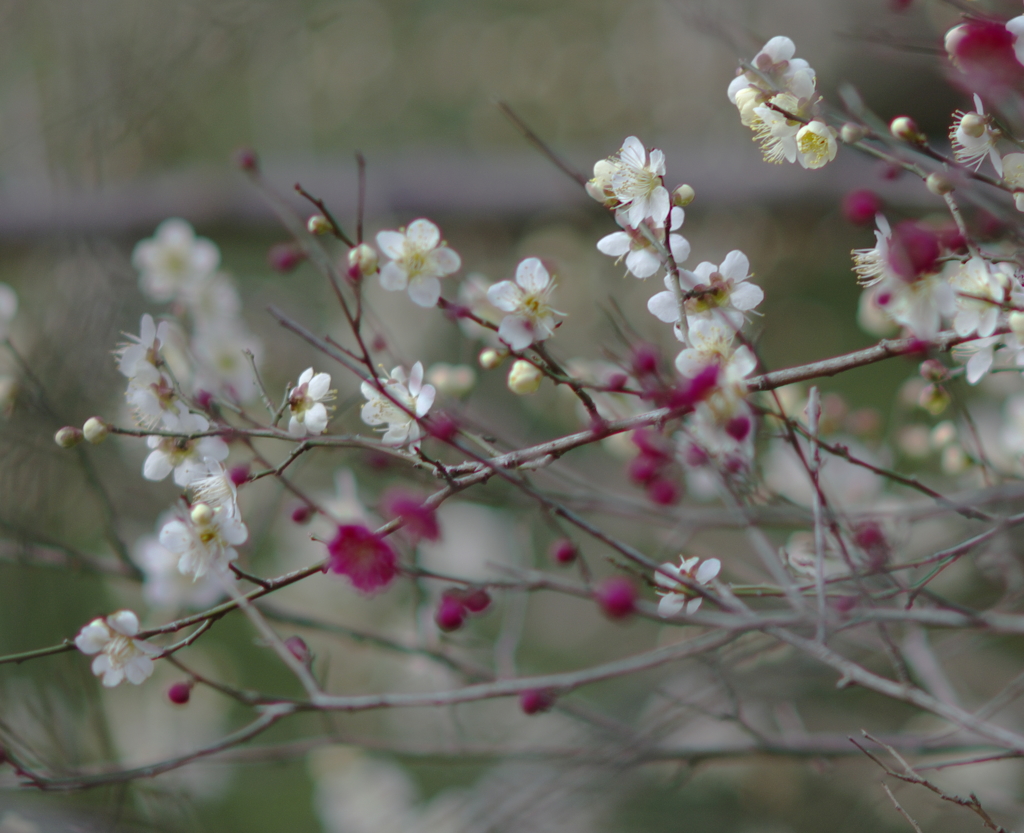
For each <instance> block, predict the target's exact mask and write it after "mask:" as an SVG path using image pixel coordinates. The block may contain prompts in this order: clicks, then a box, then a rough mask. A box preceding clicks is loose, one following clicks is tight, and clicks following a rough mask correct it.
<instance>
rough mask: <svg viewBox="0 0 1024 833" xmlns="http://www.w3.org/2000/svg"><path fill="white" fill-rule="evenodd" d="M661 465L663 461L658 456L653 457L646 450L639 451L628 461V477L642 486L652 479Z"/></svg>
mask: <svg viewBox="0 0 1024 833" xmlns="http://www.w3.org/2000/svg"><path fill="white" fill-rule="evenodd" d="M663 466H664V461H663V460H662V459H661V458H660V457H653V456H652V455H650V454H647V453H646V452H641V453H640V454H638V455H637V456H636V457H634V458H633V459H632V460H630V461H629V466H628V467H627V471H628V473H629V479H630V480H632V481H633V482H634V483H636V484H637V485H639V486H643V485H645V484H647V483H650V482H651V481H652V480H654V478H655V477H657V476H658V472H659V471H661V469H662V467H663Z"/></svg>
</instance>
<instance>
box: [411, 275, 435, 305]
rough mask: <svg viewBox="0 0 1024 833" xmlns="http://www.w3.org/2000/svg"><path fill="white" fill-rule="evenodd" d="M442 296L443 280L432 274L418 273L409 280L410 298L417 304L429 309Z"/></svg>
mask: <svg viewBox="0 0 1024 833" xmlns="http://www.w3.org/2000/svg"><path fill="white" fill-rule="evenodd" d="M440 297H441V281H439V280H438V279H437V278H435V277H432V276H425V275H417V276H416V277H415V278H413V279H412V280H411V281H409V298H410V299H411V300H412V302H413V303H414V304H416V306H419V307H423V308H425V309H429V308H430V307H433V306H437V300H438V298H440Z"/></svg>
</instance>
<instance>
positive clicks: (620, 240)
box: [597, 206, 690, 279]
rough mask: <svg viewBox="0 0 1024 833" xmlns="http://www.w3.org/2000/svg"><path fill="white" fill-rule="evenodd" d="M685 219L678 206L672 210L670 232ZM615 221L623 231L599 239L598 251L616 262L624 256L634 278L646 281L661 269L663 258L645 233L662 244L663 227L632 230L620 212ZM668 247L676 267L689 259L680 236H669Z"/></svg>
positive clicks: (687, 251)
mask: <svg viewBox="0 0 1024 833" xmlns="http://www.w3.org/2000/svg"><path fill="white" fill-rule="evenodd" d="M684 216H685V215H684V212H683V209H681V208H679V207H678V206H676V207H674V208H673V209H672V211H671V212H670V215H669V230H670V231H675V230H676V229H678V228H679V227H680V226H681V225H682V224H683V218H684ZM615 221H616V222H617V223H618V224H619V225H620V226H622V227H623V229H625V230H624V231H615V232H612V233H611V234H608V235H605V236H604V237H602V238H601V239H600V240H598V241H597V249H598V251H600V252H601V253H602V254H606V255H608V256H609V257H615V258H618V261H621V260H622V259H623V257H625V259H626V268H627V269H628V270H629V271H630V272H631V273H632V274H633V275H634V277H637V278H641V279H642V278H649V277H650V276H651V275H653V274H654V273H655V272H657V271H658V270H659V269H660V268H661V265H662V262H663V260H664V259H663V258H662V255H661V254H660V252H659V251H658V249H657V248H656V247H655V245H654V244H653V243H652V242H651V240H650V238H649V237H648V234H650V235H653V236H654V237H655V238H656V239H657V240H658V241H659V242H662V239H663V237H664V232H663V231H662V229H663V227H660V228H659V227H653V228H652V227H651V226H650V225H648V224H646V223H645V224H644V226H643V227H642V228H632V227H631V226H630V225H629V224H628V223H627V222H626V219H625V217H624V214H623V212H622V211H617V212H615ZM644 228H646V229H647V234H645V233H644V230H643V229H644ZM668 244H669V251H671V252H672V259H673V260H674V261H675V262H676V263H677V264H678V263H682V262H683V261H685V260H686V259H687V258H688V257H689V256H690V243H689V241H687V239H686V238H685V237H683V236H682V235H681V234H669V236H668ZM618 261H616V262H618Z"/></svg>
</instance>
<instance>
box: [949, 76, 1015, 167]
mask: <svg viewBox="0 0 1024 833" xmlns="http://www.w3.org/2000/svg"><path fill="white" fill-rule="evenodd" d="M974 106H975V107H976V108H977V111H976V112H971V113H962V112H960V111H959V110H958V111H957V112H956V113H954V114H953V117H954V119H955V121H954V122H953V126H952V127H950V129H949V140H950V142H951V143H952V145H953V158H954V159H956V161H957V162H960V163H961V164H964V165H967V166H972V167H973V168H974V170H978V168H980V167H981V163H982V162H984V161H985V157H988V158H989V159H991V160H992V167H993V168H995V169H996V173H997V174H998V175H999V176H1002V175H1003V160H1002V158H1001V157H1000V156H999V153H998V152H997V151H996V143H997V142H998V140H999V136H1000V133H999V131H998V130H996V129H994V128H993V127H992V124H991V118H989V117H987V116H986V115H985V108H984V106H983V105H982V103H981V96H979V95H978V94H977V93H975V94H974Z"/></svg>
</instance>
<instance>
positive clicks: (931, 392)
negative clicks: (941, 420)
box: [917, 385, 950, 416]
mask: <svg viewBox="0 0 1024 833" xmlns="http://www.w3.org/2000/svg"><path fill="white" fill-rule="evenodd" d="M949 403H950V395H949V392H948V391H947V390H946V389H945V388H944V387H942V385H925V386H924V389H923V390H922V391H921V395H920V397H918V400H917V404H918V405H920V406H921V407H922V408H924V409H925V410H926V411H927V412H928V413H930V414H931V415H932V416H938V415H939V414H941V413H942V412H943V411H944V410H946V408H948V407H949Z"/></svg>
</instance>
